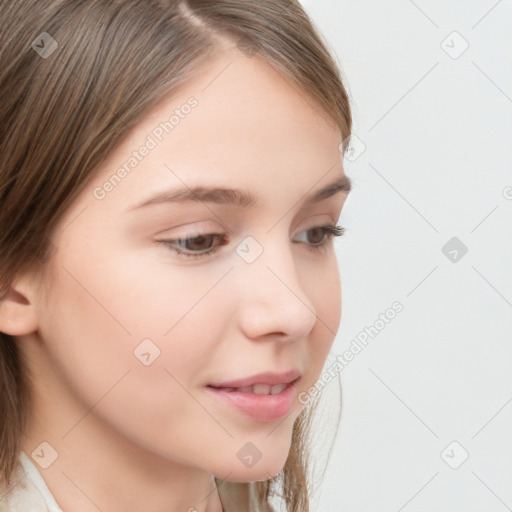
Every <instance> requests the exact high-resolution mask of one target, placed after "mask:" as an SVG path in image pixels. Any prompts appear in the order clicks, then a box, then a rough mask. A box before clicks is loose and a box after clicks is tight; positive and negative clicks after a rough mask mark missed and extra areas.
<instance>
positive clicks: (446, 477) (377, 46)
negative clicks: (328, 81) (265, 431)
mask: <svg viewBox="0 0 512 512" xmlns="http://www.w3.org/2000/svg"><path fill="white" fill-rule="evenodd" d="M302 4H303V5H304V7H305V8H306V10H307V11H308V13H309V14H310V15H311V17H312V19H313V21H314V22H315V24H316V25H317V27H318V28H319V30H320V32H321V33H322V34H323V36H324V37H325V39H326V40H327V42H328V44H329V46H330V47H331V49H332V51H333V52H334V53H335V55H336V58H337V60H338V62H339V64H340V67H341V69H342V74H343V77H344V80H345V84H346V87H347V91H348V92H349V95H350V97H351V101H352V109H353V115H354V130H353V133H354V134H355V135H356V136H357V137H358V138H359V139H360V140H361V141H362V143H363V144H364V145H365V150H364V151H363V152H362V153H361V154H360V155H359V156H357V152H356V153H354V154H355V155H356V156H357V158H355V159H354V160H353V161H348V160H347V159H345V172H346V174H347V175H348V176H350V177H351V178H352V181H353V182H354V189H353V191H352V192H351V194H350V196H349V199H348V200H347V202H346V204H345V207H344V211H343V213H342V216H341V218H340V222H339V223H340V224H341V225H342V226H345V227H346V228H347V232H346V234H345V235H344V236H343V237H341V239H337V240H336V242H335V244H336V248H337V249H336V250H337V251H338V255H339V264H340V275H341V279H342V298H343V313H342V320H341V325H340V330H339V332H338V335H337V337H336V340H335V342H334V346H333V351H332V356H333V357H334V356H336V355H337V354H342V353H343V352H344V351H345V350H346V349H347V348H348V347H349V346H350V344H351V342H352V340H354V339H355V338H356V336H357V335H358V334H360V333H361V332H362V331H364V329H365V328H367V327H369V326H371V325H373V324H374V322H375V321H376V320H377V319H378V318H379V313H383V312H385V311H386V310H387V309H388V308H390V307H391V304H392V303H393V302H395V301H399V302H400V303H401V304H402V305H403V308H404V309H403V311H402V312H401V313H399V314H397V315H396V317H395V318H394V319H393V320H392V321H390V322H389V323H388V324H387V325H386V326H385V327H384V328H383V329H381V330H380V331H379V333H378V335H377V336H375V337H373V338H369V341H368V345H367V346H366V347H365V348H364V350H362V351H361V352H360V353H358V354H357V355H356V356H355V357H354V359H353V360H352V361H351V362H350V364H349V365H348V366H346V367H345V368H344V369H343V370H342V371H341V374H340V378H341V382H342V388H343V400H342V403H343V406H342V420H341V422H340V427H339V430H338V435H337V437H336V443H335V444H334V447H333V450H332V452H331V458H330V460H329V464H328V466H327V471H326V474H325V477H324V479H323V481H322V484H321V486H320V488H319V492H318V494H317V496H316V502H315V504H314V508H313V510H314V511H318V512H359V511H360V512H370V511H371V512H381V511H386V512H388V511H396V512H402V511H404V512H413V511H416V512H421V511H425V512H455V511H464V512H484V511H485V512H504V511H506V510H512V509H511V507H512V486H511V482H512V435H511V434H512V430H511V425H512V371H511V369H512V357H511V356H512V344H511V341H512V276H511V263H512V236H511V234H512V233H511V220H512V215H511V213H512V200H511V199H507V197H508V198H512V173H511V162H512V155H511V153H512V149H511V147H512V136H511V135H512V133H511V132H512V123H511V118H512V35H511V33H512V1H510V0H501V1H496V0H481V1H467V0H465V1H462V0H459V1H447V0H442V1H433V0H429V1H427V0H415V1H412V0H387V1H385V0H373V1H363V0H303V1H302ZM454 31H456V32H457V33H458V34H459V35H457V34H452V32H454ZM447 38H448V39H447ZM464 40H465V41H466V42H467V44H469V47H468V48H467V50H465V51H464V52H463V53H461V54H460V55H458V53H460V52H461V51H462V50H463V49H464V44H465V43H464ZM443 41H444V42H443ZM447 52H451V54H452V56H450V55H449V54H448V53H447ZM455 56H456V58H454V57H455ZM507 187H509V188H507ZM507 191H508V192H507ZM452 237H457V239H458V241H456V242H457V243H458V244H459V246H461V243H462V244H464V245H465V246H466V247H467V253H466V254H464V255H462V253H461V251H460V249H457V248H455V250H456V251H457V254H456V256H455V253H453V252H452V257H454V258H455V257H456V261H455V262H454V261H451V260H450V259H449V258H448V257H447V256H445V254H444V253H443V251H442V248H443V246H444V245H445V244H446V243H447V242H448V241H449V240H450V239H451V238H452ZM450 250H452V251H453V248H450ZM329 429H330V427H329ZM325 432H326V435H330V430H328V429H327V428H326V430H325ZM317 434H318V436H320V437H323V433H322V431H317ZM453 441H456V444H452V445H451V446H450V447H449V448H448V449H447V450H446V451H445V448H446V447H447V446H448V445H450V443H452V442H453ZM466 452H467V455H468V458H467V459H466V460H465V461H464V462H463V463H462V464H461V465H460V466H459V467H458V468H457V469H454V468H452V467H450V465H451V466H457V465H458V464H460V462H461V461H462V460H463V457H464V456H465V454H466ZM442 453H444V456H442Z"/></svg>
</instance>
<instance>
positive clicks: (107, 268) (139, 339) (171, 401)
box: [40, 257, 233, 429]
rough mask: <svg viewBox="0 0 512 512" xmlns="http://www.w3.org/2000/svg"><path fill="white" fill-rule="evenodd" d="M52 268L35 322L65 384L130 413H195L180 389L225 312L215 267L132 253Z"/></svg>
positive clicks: (194, 375) (199, 364) (208, 350)
mask: <svg viewBox="0 0 512 512" xmlns="http://www.w3.org/2000/svg"><path fill="white" fill-rule="evenodd" d="M113 261H115V262H116V264H113ZM57 268H58V269H59V270H58V271H57V272H56V273H55V275H54V276H53V278H52V288H51V295H50V297H49V300H48V302H47V304H46V305H45V310H44V312H42V315H41V316H42V324H41V329H40V330H41V335H42V336H43V338H44V339H45V340H46V342H47V347H48V351H49V357H50V359H51V361H52V364H53V365H54V366H55V367H56V368H57V369H58V370H59V372H60V375H61V376H63V378H64V379H65V381H66V388H67V389H69V391H70V393H72V394H73V395H74V396H75V398H78V400H79V401H80V402H82V403H83V405H84V406H86V407H87V408H90V407H91V406H92V404H94V403H96V402H98V400H100V398H101V403H100V404H99V406H98V410H105V411H106V410H107V405H106V404H108V407H109V409H108V410H109V413H108V414H109V415H111V416H112V415H119V418H121V417H122V416H123V415H125V416H126V415H135V416H134V418H135V420H134V421H137V418H146V419H145V420H144V421H147V418H148V417H152V418H153V419H155V420H156V419H157V418H158V417H161V419H167V420H168V419H169V416H173V415H174V417H176V414H175V412H176V411H177V410H178V409H179V412H180V414H179V416H180V418H182V420H183V418H186V417H187V413H188V412H190V414H191V415H192V414H193V413H195V414H197V411H188V409H190V408H194V401H193V400H191V399H190V397H189V396H188V395H187V393H186V391H185V390H184V389H185V388H186V389H190V388H191V387H193V386H194V385H197V380H198V376H200V375H204V374H205V373H206V372H207V370H208V367H209V364H210V357H211V354H212V352H214V350H215V343H216V341H217V340H218V339H220V338H221V337H222V329H225V327H226V321H225V320H226V318H229V317H230V316H231V317H232V316H233V315H232V311H230V307H229V303H228V302H226V290H225V286H222V285H220V286H217V287H215V284H216V282H218V281H219V278H220V277H221V276H222V275H223V274H224V273H225V269H222V268H218V269H216V270H215V271H212V272H210V273H209V274H208V275H206V274H201V273H200V272H197V271H196V272H195V273H194V272H193V270H189V271H186V270H185V269H184V268H183V267H179V266H176V267H174V268H172V269H171V268H170V267H165V266H164V265H162V264H161V263H160V264H155V263H153V264H147V263H145V264H141V259H140V258H138V259H136V258H135V257H134V258H133V259H132V260H130V258H129V257H125V258H124V259H116V258H106V257H103V258H101V257H98V258H96V259H94V260H93V259H91V258H90V257H89V258H88V261H87V265H86V264H85V262H83V261H82V262H80V261H78V260H77V259H74V260H73V261H71V260H68V261H66V262H62V266H58V267H57ZM228 300H229V299H228ZM194 379H195V380H194ZM102 397H103V398H102ZM196 408H197V406H196ZM123 409H124V410H123ZM141 427H144V428H146V429H147V428H148V425H147V424H146V425H142V424H141Z"/></svg>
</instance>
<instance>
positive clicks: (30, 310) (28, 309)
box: [0, 274, 38, 336]
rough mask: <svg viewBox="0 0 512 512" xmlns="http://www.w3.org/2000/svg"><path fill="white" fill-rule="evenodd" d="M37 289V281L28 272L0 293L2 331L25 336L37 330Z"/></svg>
mask: <svg viewBox="0 0 512 512" xmlns="http://www.w3.org/2000/svg"><path fill="white" fill-rule="evenodd" d="M36 291H37V288H36V286H35V283H34V282H33V281H32V280H31V279H30V277H29V275H28V274H26V275H24V276H22V277H20V278H18V279H15V280H14V281H13V282H12V283H11V286H10V287H9V288H8V289H7V291H6V292H4V294H3V295H0V332H3V333H5V334H9V335H11V336H24V335H26V334H31V333H33V332H34V331H36V330H37V328H38V316H37V310H36V307H35V306H36V304H35V299H36Z"/></svg>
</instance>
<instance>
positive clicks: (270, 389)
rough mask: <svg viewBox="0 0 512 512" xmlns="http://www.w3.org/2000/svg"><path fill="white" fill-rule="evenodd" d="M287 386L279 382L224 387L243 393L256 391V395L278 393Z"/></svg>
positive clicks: (227, 389) (225, 389) (226, 389)
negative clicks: (270, 384)
mask: <svg viewBox="0 0 512 512" xmlns="http://www.w3.org/2000/svg"><path fill="white" fill-rule="evenodd" d="M284 388H286V384H277V385H276V386H268V385H267V384H255V385H254V386H245V387H243V388H222V389H223V390H224V391H238V392H241V393H254V394H255V395H277V394H278V393H281V391H283V389H284Z"/></svg>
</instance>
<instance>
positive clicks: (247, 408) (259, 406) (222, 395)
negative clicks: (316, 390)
mask: <svg viewBox="0 0 512 512" xmlns="http://www.w3.org/2000/svg"><path fill="white" fill-rule="evenodd" d="M296 382H297V381H293V382H291V383H290V384H288V386H287V387H286V388H284V389H283V391H281V393H277V394H276V395H257V394H255V393H251V392H244V391H224V390H223V389H222V388H213V387H210V386H207V387H206V389H207V390H209V391H210V392H211V393H212V394H213V395H214V396H216V397H218V398H219V399H220V400H223V401H224V403H228V404H230V405H233V406H234V407H236V408H237V409H238V410H239V411H241V412H243V413H245V414H247V415H249V416H251V418H253V419H255V420H256V421H275V420H278V419H280V418H283V417H284V416H286V415H287V414H288V413H289V412H290V409H291V406H292V399H293V395H294V391H295V383H296Z"/></svg>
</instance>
